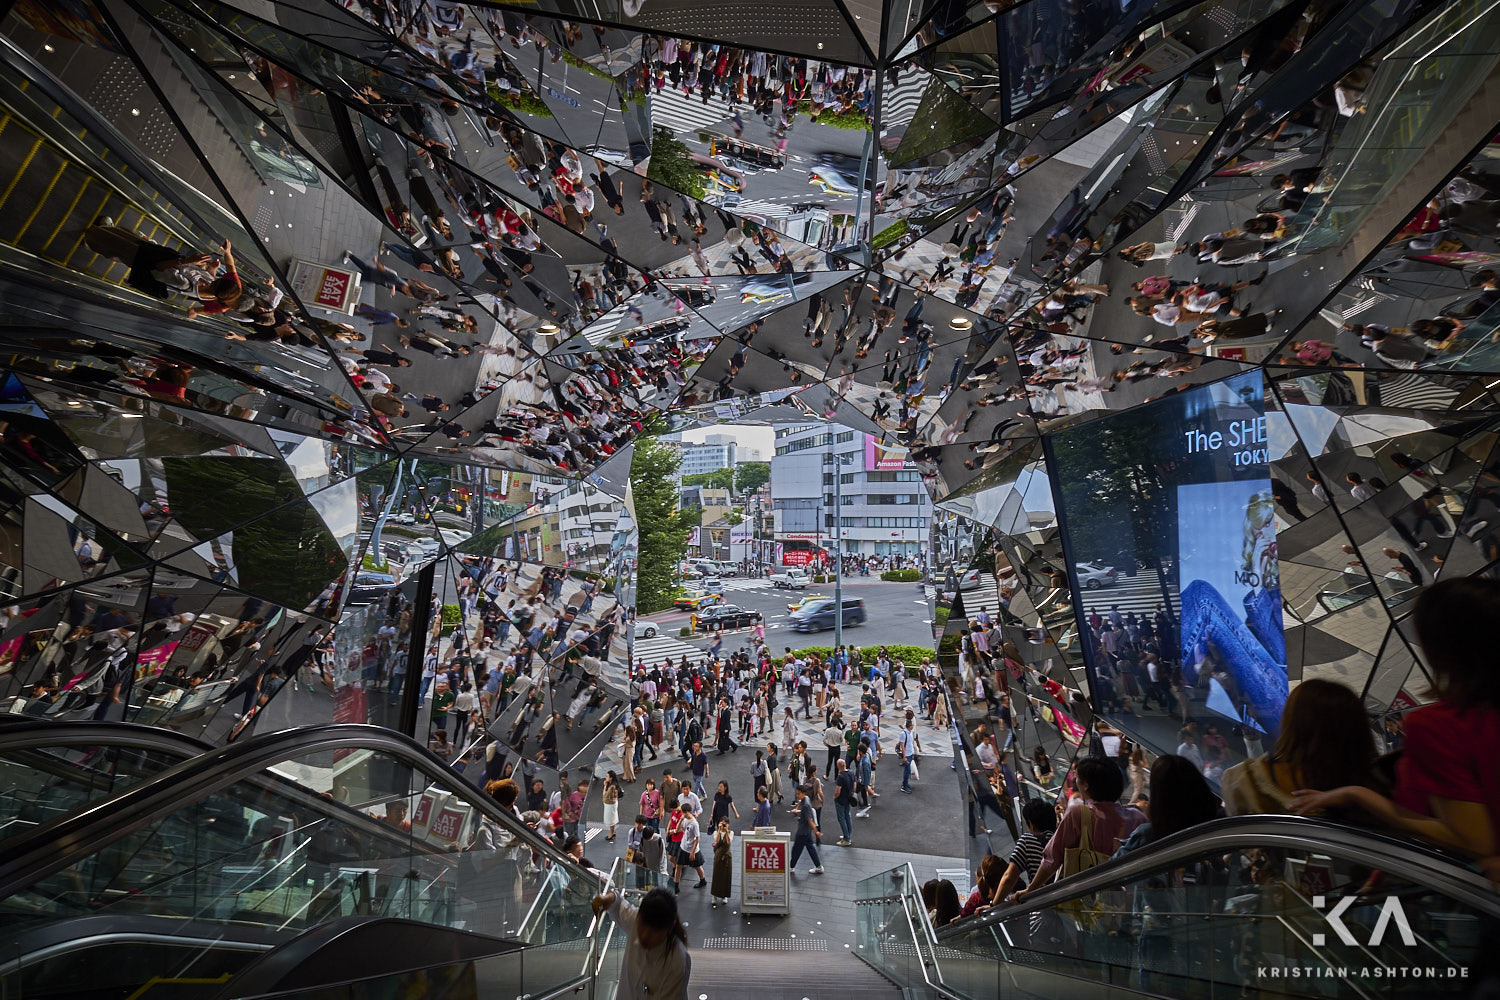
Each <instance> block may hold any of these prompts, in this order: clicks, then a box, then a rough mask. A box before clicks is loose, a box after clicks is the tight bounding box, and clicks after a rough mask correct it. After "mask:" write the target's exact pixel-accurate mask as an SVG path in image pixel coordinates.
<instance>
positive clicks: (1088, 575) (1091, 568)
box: [1073, 562, 1120, 590]
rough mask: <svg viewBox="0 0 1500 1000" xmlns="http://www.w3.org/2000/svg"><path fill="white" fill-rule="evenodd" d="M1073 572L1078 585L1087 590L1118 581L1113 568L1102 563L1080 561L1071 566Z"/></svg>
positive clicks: (1109, 585) (1110, 584) (1111, 585)
mask: <svg viewBox="0 0 1500 1000" xmlns="http://www.w3.org/2000/svg"><path fill="white" fill-rule="evenodd" d="M1073 572H1074V573H1076V574H1078V585H1079V586H1080V587H1086V588H1087V589H1089V590H1098V589H1099V588H1100V587H1113V586H1114V585H1115V584H1117V583H1119V582H1120V581H1119V579H1118V578H1117V577H1116V576H1115V568H1114V567H1113V566H1106V565H1104V564H1103V563H1087V562H1081V563H1079V564H1078V565H1077V566H1075V567H1073Z"/></svg>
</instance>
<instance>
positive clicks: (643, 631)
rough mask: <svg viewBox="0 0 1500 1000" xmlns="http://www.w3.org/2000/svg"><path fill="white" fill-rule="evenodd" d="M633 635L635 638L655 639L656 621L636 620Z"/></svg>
mask: <svg viewBox="0 0 1500 1000" xmlns="http://www.w3.org/2000/svg"><path fill="white" fill-rule="evenodd" d="M635 637H636V638H637V639H655V638H656V622H643V621H637V622H636V623H635Z"/></svg>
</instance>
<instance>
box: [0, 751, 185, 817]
mask: <svg viewBox="0 0 1500 1000" xmlns="http://www.w3.org/2000/svg"><path fill="white" fill-rule="evenodd" d="M188 756H191V754H190V752H189V751H188V750H187V749H186V748H185V747H184V748H183V749H182V750H180V751H169V750H145V749H142V748H140V747H135V746H115V745H110V744H108V743H103V742H101V743H100V744H98V745H96V746H84V745H77V744H74V745H63V746H37V747H26V748H24V749H7V750H4V751H0V787H3V788H4V791H0V839H4V838H6V837H11V836H14V835H16V834H17V833H20V832H21V831H22V830H24V829H26V828H28V827H32V826H37V825H40V824H42V823H46V822H48V821H50V820H53V819H56V818H58V817H60V816H67V815H70V814H72V813H74V812H77V811H78V810H80V809H82V808H83V807H84V806H86V805H88V804H90V803H91V802H99V801H103V800H104V799H107V798H109V797H110V796H112V795H115V794H116V793H118V792H121V791H123V790H124V789H126V788H128V787H130V786H131V785H133V784H135V783H136V782H137V781H140V780H143V779H145V778H150V777H153V776H155V775H156V774H158V773H160V772H162V771H165V770H166V769H167V768H169V767H171V766H172V765H174V764H177V763H180V762H181V761H182V760H183V759H184V758H186V757H188Z"/></svg>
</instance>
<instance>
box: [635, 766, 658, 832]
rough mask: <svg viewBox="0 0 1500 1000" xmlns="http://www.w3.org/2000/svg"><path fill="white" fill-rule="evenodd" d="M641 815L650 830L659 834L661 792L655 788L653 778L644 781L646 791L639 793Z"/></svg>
mask: <svg viewBox="0 0 1500 1000" xmlns="http://www.w3.org/2000/svg"><path fill="white" fill-rule="evenodd" d="M640 805H641V815H642V816H644V817H646V822H647V824H648V825H650V827H651V829H653V830H655V831H656V832H658V833H660V832H661V792H660V791H659V790H658V789H657V787H656V780H655V779H654V778H647V779H646V790H645V791H644V792H642V793H641V803H640Z"/></svg>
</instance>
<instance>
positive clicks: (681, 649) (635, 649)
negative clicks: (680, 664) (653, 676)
mask: <svg viewBox="0 0 1500 1000" xmlns="http://www.w3.org/2000/svg"><path fill="white" fill-rule="evenodd" d="M662 627H663V628H665V627H666V626H662ZM681 627H682V626H681V625H678V626H676V628H681ZM630 656H631V659H632V660H633V661H634V662H636V663H640V662H642V661H644V662H646V663H660V662H661V661H662V660H665V659H668V658H671V659H673V660H677V659H681V658H682V657H684V656H686V657H687V658H688V659H690V660H697V659H698V658H699V657H701V656H703V650H701V649H699V648H698V647H696V646H689V645H688V644H687V643H685V642H683V641H681V640H680V639H677V638H676V637H674V636H670V635H662V634H659V633H658V634H657V636H656V637H655V638H653V639H636V640H635V641H634V642H633V643H631V651H630Z"/></svg>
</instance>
